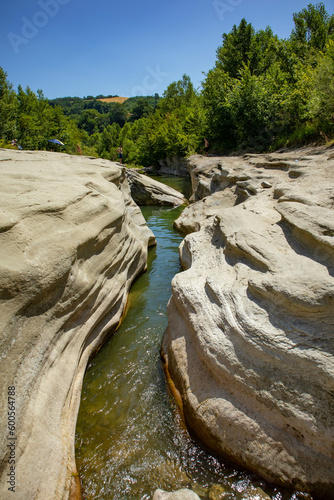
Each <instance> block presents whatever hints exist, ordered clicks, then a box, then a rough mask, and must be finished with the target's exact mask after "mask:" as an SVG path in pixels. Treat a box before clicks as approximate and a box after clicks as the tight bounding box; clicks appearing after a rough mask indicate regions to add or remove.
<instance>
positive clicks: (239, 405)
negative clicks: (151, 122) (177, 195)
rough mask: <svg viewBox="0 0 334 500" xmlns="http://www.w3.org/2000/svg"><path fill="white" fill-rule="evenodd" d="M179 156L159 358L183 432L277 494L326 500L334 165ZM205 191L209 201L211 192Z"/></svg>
mask: <svg viewBox="0 0 334 500" xmlns="http://www.w3.org/2000/svg"><path fill="white" fill-rule="evenodd" d="M330 153H331V151H330V150H326V149H318V150H312V149H303V150H299V151H294V152H290V153H276V154H272V155H247V156H244V157H239V158H238V157H228V158H204V157H200V156H195V157H191V158H190V159H189V168H190V171H191V176H192V183H193V188H194V195H193V199H194V200H198V201H196V202H195V203H193V204H192V205H190V206H189V207H187V208H186V209H185V210H184V212H183V214H182V215H181V217H180V218H179V219H178V220H177V221H176V223H175V225H176V227H177V228H178V229H180V230H183V231H184V232H186V233H191V234H188V236H186V238H185V240H184V241H183V243H182V244H181V247H180V257H181V263H182V266H183V269H184V272H182V273H180V274H178V275H176V276H175V278H174V279H173V281H172V297H171V299H170V302H169V305H168V328H167V331H166V333H165V336H164V340H163V346H162V349H163V353H164V355H165V357H166V361H167V364H168V369H169V372H170V375H171V377H172V379H173V381H174V383H175V385H176V388H177V390H178V391H179V392H180V394H181V397H182V401H183V411H184V414H185V418H186V421H187V424H188V426H189V427H190V429H191V430H192V431H193V432H194V433H195V434H196V435H197V436H198V437H199V438H200V439H201V440H202V441H203V442H204V443H205V444H206V445H207V446H209V447H210V448H211V449H212V450H214V451H215V452H216V453H217V454H219V455H220V456H225V457H229V458H231V459H232V460H233V461H235V462H237V463H238V464H239V465H241V466H243V467H246V468H247V469H250V470H252V471H254V472H255V473H257V474H260V475H262V476H263V477H264V478H266V479H268V480H269V481H273V482H276V483H277V484H279V485H280V486H289V487H295V488H299V489H303V490H305V491H310V492H312V493H314V494H315V498H326V499H329V498H334V493H333V491H334V454H333V449H334V425H333V424H334V398H333V396H334V340H333V337H334V278H333V275H334V254H333V251H334V160H333V159H332V158H331V155H330ZM211 193H213V194H211Z"/></svg>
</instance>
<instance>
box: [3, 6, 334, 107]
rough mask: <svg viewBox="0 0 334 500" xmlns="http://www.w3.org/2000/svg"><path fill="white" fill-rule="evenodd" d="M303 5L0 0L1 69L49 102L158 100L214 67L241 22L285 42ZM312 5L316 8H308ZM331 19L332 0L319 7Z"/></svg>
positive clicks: (11, 80) (197, 84) (197, 79)
mask: <svg viewBox="0 0 334 500" xmlns="http://www.w3.org/2000/svg"><path fill="white" fill-rule="evenodd" d="M308 3H310V0H275V1H270V0H164V1H161V0H140V1H138V0H137V1H134V0H123V1H120V0H111V1H110V0H16V1H14V2H13V1H12V0H1V9H0V12H1V18H0V56H1V57H0V66H2V67H3V69H4V70H5V71H6V72H7V73H8V79H9V81H10V82H12V83H13V84H14V87H15V88H16V87H17V85H19V84H21V85H22V86H23V87H24V88H25V87H26V86H27V85H29V86H30V88H31V89H32V90H34V91H35V92H36V90H37V89H42V90H43V92H44V95H45V96H46V97H48V98H50V99H52V98H55V97H65V96H79V97H83V96H87V95H94V96H95V95H97V94H104V95H108V94H113V95H115V94H117V95H120V96H126V97H131V96H134V95H153V94H155V93H158V94H160V95H162V93H163V92H164V90H165V89H166V88H167V86H168V85H169V84H170V83H171V82H173V81H176V80H179V79H180V78H181V77H182V75H183V74H184V73H186V74H188V75H189V76H190V77H191V79H192V82H193V83H194V85H195V87H199V86H200V84H201V81H203V78H204V75H203V72H207V71H208V70H209V69H211V68H212V67H213V66H214V63H215V58H216V49H217V47H218V46H219V45H220V44H221V41H222V38H221V37H222V34H223V33H224V32H229V31H230V30H231V28H232V26H233V25H234V24H237V25H238V24H239V22H240V20H241V19H242V18H243V17H245V18H246V20H247V21H248V22H251V23H252V24H253V26H254V27H255V29H264V28H265V27H266V26H268V25H269V26H271V28H272V29H273V31H274V33H275V34H277V35H278V36H279V37H280V38H287V37H289V35H290V33H291V30H292V28H293V19H292V15H293V13H294V12H298V11H300V10H302V9H303V8H304V7H306V6H307V4H308ZM312 3H316V2H312ZM324 3H325V6H326V9H327V11H328V12H329V13H333V12H334V8H333V7H334V0H327V1H325V2H324Z"/></svg>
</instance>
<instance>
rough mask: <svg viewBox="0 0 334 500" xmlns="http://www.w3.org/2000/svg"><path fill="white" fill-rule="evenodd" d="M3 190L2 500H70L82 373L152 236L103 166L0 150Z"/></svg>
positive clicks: (110, 168) (121, 184) (74, 491)
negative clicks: (10, 499)
mask: <svg viewBox="0 0 334 500" xmlns="http://www.w3.org/2000/svg"><path fill="white" fill-rule="evenodd" d="M0 186H1V198H0V214H1V218H0V252H1V259H0V294H1V295H0V325H1V327H0V331H1V334H0V335H1V336H0V342H1V351H0V358H1V362H0V384H1V415H0V421H1V445H0V450H1V460H2V462H1V477H2V482H1V489H0V497H1V498H3V499H5V498H11V497H12V496H13V498H14V497H15V498H16V499H18V500H26V499H32V498H34V499H41V500H42V499H43V500H45V499H52V500H55V499H63V498H64V499H65V498H68V497H69V496H70V498H76V497H78V495H79V490H80V485H79V481H78V475H77V471H76V466H75V457H74V436H75V425H76V418H77V412H78V408H79V403H80V393H81V385H82V379H83V375H84V372H85V369H86V366H87V363H88V361H89V358H90V357H91V355H92V354H93V353H94V352H95V351H96V350H97V349H98V348H99V346H100V345H101V343H102V342H103V340H104V339H105V338H106V336H107V334H108V333H110V332H112V331H114V330H115V329H116V327H117V325H118V324H119V322H120V320H121V316H122V314H123V311H124V307H125V304H126V300H127V294H128V291H129V288H130V285H131V283H132V281H133V280H134V278H135V277H136V276H137V275H138V274H139V273H141V272H143V271H144V270H145V268H146V260H147V248H148V246H149V245H152V244H155V238H154V236H153V234H152V232H151V231H150V230H149V229H148V228H147V226H146V223H145V220H144V218H143V216H142V214H141V211H140V209H139V208H138V206H137V205H136V204H135V203H134V202H133V200H132V198H131V196H130V189H129V185H128V182H127V178H126V175H125V169H124V168H122V167H119V166H118V165H117V164H115V163H112V162H109V161H107V160H102V159H94V158H88V157H81V156H72V157H71V156H69V155H66V154H60V153H59V154H58V153H47V152H29V151H10V150H4V149H2V150H0ZM7 397H8V399H7ZM7 410H8V411H10V413H11V412H13V414H12V413H11V415H10V419H9V413H8V412H7ZM13 416H14V418H15V420H14V418H13ZM8 422H9V424H10V425H8ZM11 487H12V488H14V490H13V489H12V490H10V489H9V488H11ZM13 491H15V494H14V493H13Z"/></svg>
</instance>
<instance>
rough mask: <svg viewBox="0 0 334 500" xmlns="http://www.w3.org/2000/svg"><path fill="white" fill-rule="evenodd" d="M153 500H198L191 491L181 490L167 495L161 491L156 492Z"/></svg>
mask: <svg viewBox="0 0 334 500" xmlns="http://www.w3.org/2000/svg"><path fill="white" fill-rule="evenodd" d="M153 500H200V498H199V496H198V495H196V493H194V492H193V491H191V490H188V489H187V488H183V489H182V490H178V491H173V492H171V493H168V492H166V491H163V490H156V492H155V493H154V495H153Z"/></svg>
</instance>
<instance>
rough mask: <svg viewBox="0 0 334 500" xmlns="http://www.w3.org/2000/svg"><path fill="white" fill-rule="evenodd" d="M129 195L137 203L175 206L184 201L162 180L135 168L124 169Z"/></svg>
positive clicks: (180, 195)
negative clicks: (129, 190)
mask: <svg viewBox="0 0 334 500" xmlns="http://www.w3.org/2000/svg"><path fill="white" fill-rule="evenodd" d="M125 172H126V176H127V178H128V181H129V185H130V189H131V196H132V198H133V200H134V201H135V202H136V203H138V204H139V205H163V206H172V207H176V206H179V205H183V204H184V203H186V201H187V200H186V199H185V198H184V196H183V195H182V194H181V193H180V192H179V191H176V189H173V188H171V187H169V186H167V185H166V184H163V183H162V182H159V181H156V180H155V179H152V178H150V177H148V176H147V175H143V174H140V173H139V172H137V171H136V170H133V169H130V168H127V169H126V170H125Z"/></svg>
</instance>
